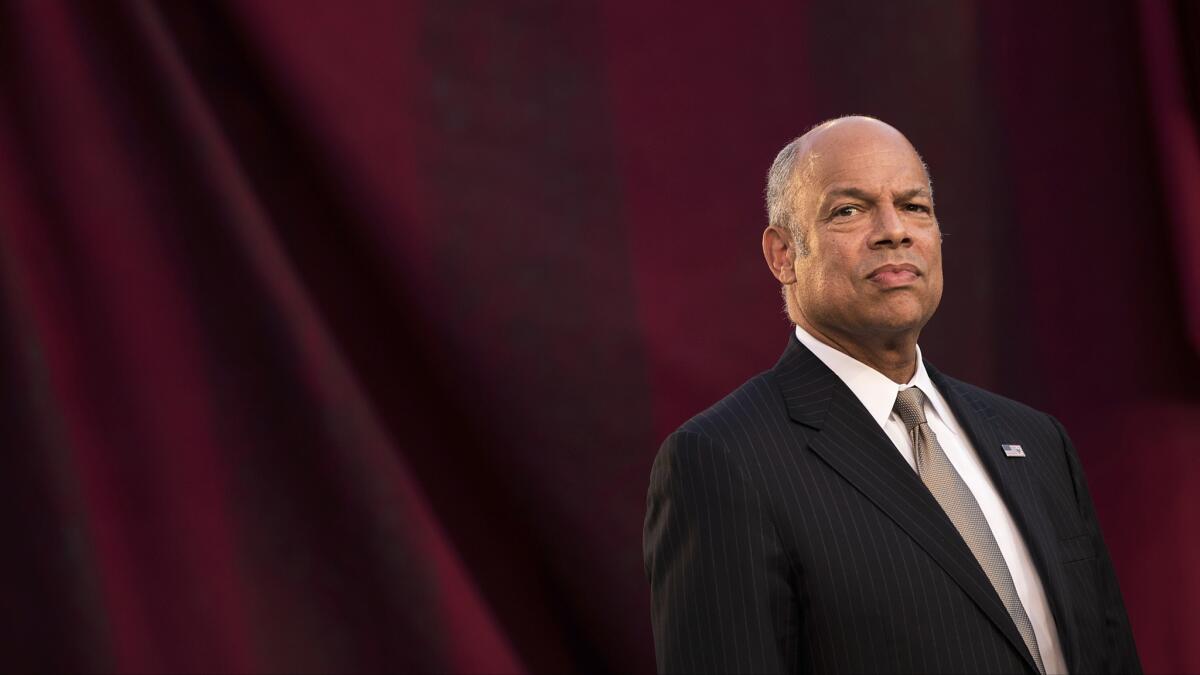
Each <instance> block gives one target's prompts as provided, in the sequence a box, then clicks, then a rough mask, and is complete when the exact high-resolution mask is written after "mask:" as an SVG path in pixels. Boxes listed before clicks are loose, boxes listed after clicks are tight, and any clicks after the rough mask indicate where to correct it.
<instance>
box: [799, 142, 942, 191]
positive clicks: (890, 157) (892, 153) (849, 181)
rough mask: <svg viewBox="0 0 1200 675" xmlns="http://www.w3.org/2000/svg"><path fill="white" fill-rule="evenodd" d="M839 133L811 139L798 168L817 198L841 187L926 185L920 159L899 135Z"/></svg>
mask: <svg viewBox="0 0 1200 675" xmlns="http://www.w3.org/2000/svg"><path fill="white" fill-rule="evenodd" d="M838 131H840V132H841V133H832V130H831V132H830V133H827V134H825V135H823V136H821V137H818V138H816V139H814V140H813V143H812V145H811V146H810V147H809V148H808V152H807V153H805V158H804V160H803V161H802V163H801V166H800V167H799V168H800V171H801V172H802V173H803V174H804V175H803V176H802V179H803V180H804V182H805V183H807V184H808V186H809V187H810V189H812V192H815V193H816V195H820V194H823V193H825V192H827V191H829V190H832V189H837V188H841V187H855V188H862V189H871V190H882V189H905V190H908V189H912V188H916V187H923V186H925V185H927V184H928V177H927V176H926V175H925V168H924V166H923V165H922V164H921V158H920V157H919V156H918V155H917V153H916V151H915V150H914V149H913V148H912V146H911V145H909V143H908V141H907V140H906V139H905V138H904V137H903V136H901V135H900V134H899V132H895V131H894V130H892V131H890V132H889V131H888V130H880V129H869V130H867V131H865V132H857V133H856V132H855V131H853V130H847V131H842V130H838Z"/></svg>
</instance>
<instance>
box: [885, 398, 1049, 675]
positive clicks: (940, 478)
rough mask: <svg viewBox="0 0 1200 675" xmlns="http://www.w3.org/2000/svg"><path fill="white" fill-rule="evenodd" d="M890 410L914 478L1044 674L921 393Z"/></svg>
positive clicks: (1008, 582)
mask: <svg viewBox="0 0 1200 675" xmlns="http://www.w3.org/2000/svg"><path fill="white" fill-rule="evenodd" d="M893 409H894V410H895V411H896V414H898V415H900V419H902V420H904V426H905V427H906V428H907V429H908V435H909V437H910V438H912V442H913V449H914V451H915V455H916V458H917V474H918V475H919V476H920V477H921V482H923V483H925V487H927V488H929V492H930V493H932V494H933V497H934V499H936V500H937V502H938V504H941V506H942V510H943V511H945V512H946V515H947V516H949V517H950V522H952V523H954V528H955V529H957V530H958V533H959V534H961V535H962V538H963V540H964V541H966V542H967V547H968V548H970V549H971V553H973V554H974V555H975V559H976V560H978V561H979V566H980V567H982V568H983V572H984V574H986V575H987V578H988V580H989V581H991V582H992V587H993V588H995V589H996V593H997V594H998V595H999V596H1000V601H1001V602H1003V603H1004V607H1005V609H1007V610H1008V615H1009V616H1011V617H1012V620H1013V623H1015V624H1016V625H1017V631H1018V632H1019V633H1020V634H1021V638H1022V639H1023V640H1024V641H1025V646H1026V647H1028V648H1029V653H1030V654H1032V655H1033V660H1034V662H1035V663H1036V664H1037V667H1038V671H1039V672H1041V673H1042V674H1043V675H1045V672H1046V668H1045V666H1043V665H1042V654H1041V652H1040V651H1038V644H1037V637H1036V636H1035V635H1034V634H1033V624H1032V623H1031V622H1030V621H1029V615H1027V614H1026V613H1025V607H1024V606H1022V605H1021V598H1020V597H1018V596H1017V587H1016V586H1015V585H1014V584H1013V580H1012V575H1011V574H1009V572H1008V565H1006V564H1005V562H1004V556H1003V555H1002V554H1001V553H1000V546H999V545H998V544H997V543H996V538H995V537H994V536H993V535H992V529H991V528H990V527H988V523H987V519H985V518H984V516H983V509H980V508H979V502H977V501H975V495H973V494H972V493H971V490H970V488H968V487H967V484H966V483H964V482H963V479H962V476H959V475H958V472H957V471H955V470H954V465H953V464H951V463H950V459H949V458H947V457H946V453H945V452H943V451H942V446H941V445H939V444H938V440H937V436H935V435H934V433H933V429H930V428H929V423H928V422H926V421H925V395H924V394H923V393H921V390H920V389H918V388H916V387H909V388H908V389H904V390H902V391H901V392H900V393H899V395H897V396H896V405H895V406H894V408H893Z"/></svg>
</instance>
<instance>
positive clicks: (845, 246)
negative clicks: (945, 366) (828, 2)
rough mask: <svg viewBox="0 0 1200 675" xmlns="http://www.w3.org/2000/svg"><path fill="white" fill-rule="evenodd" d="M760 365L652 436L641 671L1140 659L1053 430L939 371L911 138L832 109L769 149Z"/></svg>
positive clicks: (938, 262) (1071, 460)
mask: <svg viewBox="0 0 1200 675" xmlns="http://www.w3.org/2000/svg"><path fill="white" fill-rule="evenodd" d="M767 207H768V212H769V226H768V227H767V228H766V231H765V232H764V233H763V237H762V247H763V254H764V255H765V257H766V261H767V265H768V266H769V267H770V268H771V272H772V274H774V275H775V277H776V278H777V279H778V280H779V282H780V283H781V284H782V287H783V295H784V297H785V300H786V306H787V311H788V316H789V317H790V318H791V320H792V322H793V323H794V324H795V332H794V335H793V336H790V339H789V341H788V346H787V349H786V350H785V351H784V353H783V356H782V358H780V360H779V363H777V364H776V365H775V367H774V368H773V369H771V370H769V371H767V372H765V373H762V374H760V375H758V376H756V377H754V378H753V379H751V380H750V381H749V382H747V383H745V384H744V385H742V386H741V387H740V388H739V389H737V390H736V391H734V392H733V393H732V394H730V395H729V396H727V397H726V398H724V399H723V400H721V401H720V402H718V403H717V404H716V405H714V406H713V407H712V408H710V409H708V410H706V411H705V412H703V413H701V414H700V415H698V416H696V417H695V418H693V419H691V420H690V421H688V422H687V423H685V424H684V425H683V426H682V427H680V428H679V430H677V431H676V432H675V433H673V434H672V435H671V436H670V437H669V438H668V439H667V440H666V441H665V442H664V444H663V446H662V449H661V450H660V451H659V455H658V458H657V459H656V460H655V463H654V468H653V471H652V473H651V479H650V491H649V495H648V499H647V513H646V523H645V532H644V554H645V562H646V571H647V575H648V577H649V579H650V586H651V595H652V619H653V629H654V640H655V646H656V650H657V655H658V668H659V670H660V671H661V672H701V671H710V672H713V671H715V672H734V671H738V672H758V673H775V672H829V673H842V672H846V673H849V672H866V673H879V672H908V673H1002V672H1003V673H1017V672H1024V673H1030V674H1032V675H1037V674H1038V673H1064V672H1070V673H1134V672H1140V670H1141V667H1140V664H1139V662H1138V657H1137V652H1136V650H1135V648H1134V644H1133V638H1132V635H1131V633H1130V629H1129V622H1128V618H1127V617H1126V613H1125V608H1124V605H1123V602H1122V600H1121V596H1120V591H1119V590H1118V588H1117V581H1116V578H1115V576H1114V573H1113V569H1112V564H1111V562H1110V560H1109V555H1108V551H1107V549H1106V548H1105V545H1104V541H1103V539H1102V538H1101V535H1100V531H1099V529H1098V527H1097V524H1096V518H1095V514H1094V513H1093V507H1092V501H1091V498H1090V496H1089V495H1088V490H1087V485H1086V483H1085V481H1084V476H1083V473H1082V471H1081V469H1080V465H1079V460H1078V458H1077V457H1076V454H1075V450H1074V448H1073V447H1072V445H1071V442H1070V440H1069V439H1068V438H1067V435H1066V432H1065V431H1064V430H1063V428H1062V427H1061V426H1060V425H1059V423H1058V422H1057V420H1055V419H1054V418H1052V417H1050V416H1049V415H1046V414H1044V413H1041V412H1038V411H1036V410H1033V409H1031V408H1028V407H1026V406H1024V405H1021V404H1020V403H1017V402H1014V401H1011V400H1009V399H1006V398H1003V397H1000V396H997V395H995V394H991V393H988V392H986V391H983V390H981V389H978V388H976V387H973V386H971V385H968V384H965V383H963V382H960V381H958V380H955V379H953V378H950V377H947V376H945V375H943V374H941V373H940V372H938V371H937V370H935V369H934V368H933V366H932V365H930V364H928V363H925V362H924V361H922V358H921V352H920V349H919V348H918V347H917V337H918V336H919V335H920V332H921V329H922V327H924V326H925V323H926V322H927V321H928V320H929V318H930V317H931V316H932V315H933V312H934V310H935V309H936V308H937V306H938V302H939V301H940V299H941V295H942V257H941V256H942V251H941V231H940V229H939V227H938V222H937V218H936V217H935V215H934V208H933V194H932V189H931V186H930V181H929V176H928V174H927V171H926V169H925V166H924V164H923V163H922V161H921V158H920V157H919V156H918V155H917V152H916V150H915V149H914V148H913V147H912V145H911V144H909V142H908V140H907V139H905V138H904V136H903V135H901V134H900V132H898V131H897V130H895V129H893V128H892V127H890V126H888V125H887V124H884V123H883V122H880V121H878V120H875V119H872V118H866V117H847V118H841V119H837V120H832V121H830V122H826V123H824V124H821V125H819V126H817V127H815V128H814V129H813V130H811V131H809V132H808V133H807V134H805V135H804V136H802V137H800V138H798V139H796V140H795V141H793V142H792V143H791V144H789V145H788V146H787V147H785V148H784V149H783V151H781V152H780V153H779V156H778V157H777V158H776V160H775V163H774V165H773V166H772V167H771V171H770V174H769V177H768V185H767Z"/></svg>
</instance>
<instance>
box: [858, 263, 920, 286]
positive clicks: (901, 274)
mask: <svg viewBox="0 0 1200 675" xmlns="http://www.w3.org/2000/svg"><path fill="white" fill-rule="evenodd" d="M920 276H921V271H920V270H918V269H917V268H916V266H915V265H910V264H908V263H904V264H901V265H882V266H880V267H877V268H875V270H874V271H872V272H871V273H870V274H868V275H867V281H870V282H871V283H873V284H875V285H877V286H881V287H883V288H898V287H901V286H907V285H909V284H911V283H913V282H914V281H916V280H917V279H918V278H919V277H920Z"/></svg>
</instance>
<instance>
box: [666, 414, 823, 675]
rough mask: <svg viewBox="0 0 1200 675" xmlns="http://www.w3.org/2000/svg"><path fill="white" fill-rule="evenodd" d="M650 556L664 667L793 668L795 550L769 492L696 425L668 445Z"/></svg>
mask: <svg viewBox="0 0 1200 675" xmlns="http://www.w3.org/2000/svg"><path fill="white" fill-rule="evenodd" d="M643 554H644V558H645V564H646V574H647V577H648V578H649V581H650V592H651V622H652V626H653V630H654V645H655V652H656V655H657V661H658V670H659V672H660V673H670V672H691V673H697V672H726V673H732V672H754V673H777V672H785V671H791V670H792V669H793V666H794V663H795V653H796V651H795V650H796V646H797V641H798V628H799V627H798V626H797V624H796V622H797V615H796V609H795V606H794V603H793V602H792V594H791V590H790V587H789V584H788V571H789V569H790V566H789V565H788V562H787V556H786V553H785V552H784V550H783V548H782V547H781V545H780V542H779V538H778V536H777V531H776V529H775V526H774V524H773V522H772V521H771V519H770V517H769V513H768V509H767V507H766V505H765V504H764V501H763V498H762V496H761V495H760V494H759V493H758V492H757V491H756V490H755V488H754V487H753V486H752V485H751V483H750V481H749V480H748V478H747V476H746V475H745V474H744V472H743V471H742V469H741V468H740V467H739V466H737V465H736V464H735V463H734V460H733V458H731V457H730V455H729V454H728V452H727V451H726V450H725V449H724V448H722V447H719V446H717V445H715V444H714V443H713V442H712V441H711V440H709V439H708V438H706V437H704V436H702V435H699V434H696V433H693V432H686V431H677V432H675V433H674V434H672V435H671V436H670V437H669V438H667V440H666V441H665V442H664V443H663V445H662V448H661V449H660V450H659V454H658V457H657V459H656V460H655V462H654V468H653V470H652V471H651V476H650V490H649V494H648V495H647V508H646V522H645V529H644V531H643Z"/></svg>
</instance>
